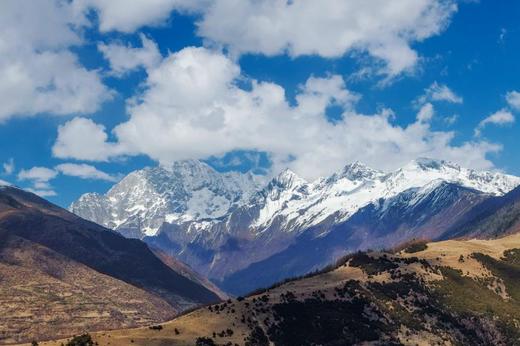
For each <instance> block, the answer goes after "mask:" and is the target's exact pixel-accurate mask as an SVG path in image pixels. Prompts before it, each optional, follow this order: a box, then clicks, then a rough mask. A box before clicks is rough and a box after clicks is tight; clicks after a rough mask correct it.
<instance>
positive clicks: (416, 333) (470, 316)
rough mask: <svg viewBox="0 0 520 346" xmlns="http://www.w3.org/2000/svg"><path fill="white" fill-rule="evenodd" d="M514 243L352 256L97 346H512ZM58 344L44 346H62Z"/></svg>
mask: <svg viewBox="0 0 520 346" xmlns="http://www.w3.org/2000/svg"><path fill="white" fill-rule="evenodd" d="M519 274H520V235H518V234H515V235H511V236H507V237H504V238H500V239H495V240H466V241H464V240H448V241H442V242H435V243H427V244H424V245H421V246H415V245H414V246H409V247H407V248H405V249H403V250H401V251H399V252H397V253H390V252H368V253H362V252H360V253H355V254H352V255H350V256H347V257H345V258H344V259H343V260H342V261H340V262H339V263H338V264H337V265H336V266H334V267H331V268H329V269H326V270H324V271H322V272H320V273H316V274H312V275H308V276H306V277H303V278H299V279H295V280H290V281H288V282H286V283H282V284H279V285H276V286H275V287H273V288H271V289H268V290H265V291H259V292H257V293H254V294H252V295H250V296H247V297H245V298H238V299H232V300H229V301H227V302H222V303H220V304H213V305H209V306H205V307H202V308H200V309H198V310H195V311H193V312H190V313H187V314H186V315H183V316H181V317H178V318H176V319H174V320H172V321H171V322H167V323H162V324H160V325H161V327H162V328H161V329H160V330H159V329H150V328H139V329H129V330H120V331H110V332H109V331H107V332H100V333H93V334H92V337H93V340H95V341H96V342H98V343H99V345H116V346H123V345H130V344H135V345H152V346H154V345H166V344H167V345H194V344H195V343H196V342H197V341H196V340H197V339H198V340H199V343H197V345H234V344H239V345H268V344H269V342H271V343H273V344H274V345H311V344H322V345H340V344H362V343H364V342H371V343H375V344H385V345H388V344H395V345H415V344H421V345H423V344H424V345H426V344H428V345H447V344H448V345H449V344H485V345H487V344H495V345H497V344H504V345H507V344H514V343H515V340H518V338H519V337H520V332H519V329H518V327H517V324H518V323H519V321H520V315H519V313H518V311H520V310H519V308H520V295H519V292H520V290H519V289H520V283H519V281H518V279H517V278H518V275H519ZM60 342H61V341H58V342H47V343H45V342H44V343H41V345H49V346H51V345H52V346H54V345H59V344H60Z"/></svg>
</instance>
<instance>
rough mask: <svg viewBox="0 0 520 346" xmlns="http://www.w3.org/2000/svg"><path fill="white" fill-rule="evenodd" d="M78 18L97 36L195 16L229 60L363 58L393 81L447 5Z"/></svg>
mask: <svg viewBox="0 0 520 346" xmlns="http://www.w3.org/2000/svg"><path fill="white" fill-rule="evenodd" d="M75 8H76V9H77V11H78V12H85V11H88V10H89V9H93V10H95V11H96V12H97V13H98V17H99V28H100V30H101V31H103V32H105V31H112V30H116V31H122V32H134V31H135V30H137V29H138V28H140V27H142V26H146V25H160V24H162V23H164V22H165V21H166V20H167V19H168V17H169V15H170V13H171V12H172V11H178V12H191V13H195V14H198V15H199V16H200V20H199V22H198V30H197V33H198V35H199V36H201V37H202V38H204V39H205V42H206V44H207V45H216V46H219V47H226V48H228V49H229V51H230V52H231V53H232V54H233V55H240V54H247V53H253V54H255V53H259V54H265V55H268V56H272V55H279V54H286V53H288V54H289V55H291V56H293V57H296V56H301V55H319V56H322V57H326V58H338V57H342V56H344V55H347V54H350V53H358V52H362V53H368V54H369V55H370V56H371V57H372V58H375V59H377V60H379V61H381V62H382V63H383V65H384V66H383V67H382V69H381V70H380V71H379V73H384V74H387V75H389V76H396V75H398V74H400V73H402V72H403V71H410V70H412V69H413V68H414V67H415V66H416V64H417V62H418V60H419V56H418V54H417V52H416V51H415V50H414V49H412V48H411V45H412V44H413V43H415V42H420V41H423V40H425V39H427V38H429V37H431V36H434V35H437V34H439V33H440V32H442V31H443V30H444V29H445V28H446V26H447V25H448V24H449V21H450V19H451V16H452V15H453V13H454V12H455V11H456V10H457V5H456V1H454V0H394V1H387V0H370V1H366V0H350V1H344V0H323V1H315V0H299V1H287V0H219V1H215V0H134V1H126V0H111V1H104V0H76V1H75Z"/></svg>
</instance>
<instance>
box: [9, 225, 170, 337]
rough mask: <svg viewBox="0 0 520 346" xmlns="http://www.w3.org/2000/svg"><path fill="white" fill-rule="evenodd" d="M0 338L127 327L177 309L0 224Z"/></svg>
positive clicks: (167, 315) (155, 320)
mask: <svg viewBox="0 0 520 346" xmlns="http://www.w3.org/2000/svg"><path fill="white" fill-rule="evenodd" d="M0 277H1V280H0V344H7V343H17V342H23V341H26V342H27V341H30V340H34V339H37V340H45V339H49V338H51V337H54V338H55V337H56V336H58V335H59V336H68V335H71V334H75V333H81V332H82V331H84V330H86V329H89V330H106V329H115V328H129V327H136V326H141V325H147V324H153V323H158V322H161V321H164V320H166V319H171V318H172V317H173V316H175V315H176V314H177V313H178V312H179V311H178V310H176V309H175V308H174V307H172V306H171V305H169V304H168V303H167V302H166V301H164V300H162V299H160V298H159V297H157V296H155V295H153V294H150V293H148V292H146V291H144V290H142V289H139V288H137V287H135V286H132V285H129V284H127V283H125V282H123V281H120V280H117V279H114V278H112V277H110V276H107V275H104V274H101V273H99V272H97V271H95V270H92V269H91V268H89V267H87V266H85V265H82V264H80V263H78V262H76V261H73V260H71V259H69V258H67V257H65V256H62V255H60V254H58V253H56V252H55V251H53V250H51V249H49V248H46V247H44V246H41V245H39V244H36V243H34V242H31V241H28V240H25V239H23V238H20V237H17V236H13V235H11V234H10V232H8V231H5V230H1V229H0Z"/></svg>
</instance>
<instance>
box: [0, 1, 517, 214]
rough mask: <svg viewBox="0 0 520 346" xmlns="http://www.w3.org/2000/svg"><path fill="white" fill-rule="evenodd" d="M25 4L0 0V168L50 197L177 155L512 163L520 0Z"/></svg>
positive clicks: (309, 165) (306, 170) (324, 165)
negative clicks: (424, 158) (427, 158)
mask: <svg viewBox="0 0 520 346" xmlns="http://www.w3.org/2000/svg"><path fill="white" fill-rule="evenodd" d="M27 2H29V3H30V2H31V1H26V2H23V1H22V2H20V1H4V2H2V3H1V4H0V13H1V14H0V42H7V43H6V44H4V45H3V46H2V45H0V56H2V57H0V76H2V81H3V82H2V83H3V84H4V85H3V86H0V94H3V95H0V102H2V104H3V105H4V110H3V111H0V148H2V150H0V165H1V166H0V172H1V173H0V180H3V181H7V182H10V183H13V184H16V185H19V186H21V187H24V188H27V189H31V190H33V191H36V192H38V193H40V194H41V195H43V196H46V198H48V199H50V200H51V201H53V202H56V203H58V204H60V205H63V206H66V205H68V204H69V203H70V202H72V201H73V200H75V199H76V198H77V197H79V196H80V195H81V194H82V193H85V192H91V191H97V192H105V191H106V190H107V189H108V188H109V187H110V186H111V185H112V184H113V183H114V182H115V181H117V179H119V178H120V177H121V176H123V175H125V174H127V173H129V172H131V171H133V170H135V169H139V168H142V167H144V166H147V165H157V164H163V165H168V164H169V163H171V162H172V161H175V160H177V159H187V158H195V159H203V160H207V162H209V163H210V164H211V165H213V166H214V167H215V168H217V169H219V170H233V169H236V170H241V171H247V170H250V169H251V170H253V171H255V172H256V173H267V174H269V173H271V172H275V171H277V170H280V169H281V168H283V167H290V168H292V169H293V170H295V171H296V172H297V173H298V174H300V175H302V176H304V177H306V178H308V179H313V178H315V177H317V176H320V175H325V174H330V173H331V172H333V171H334V170H336V169H338V168H339V167H341V166H343V165H345V164H346V163H347V162H350V161H354V160H360V161H364V162H366V163H367V164H369V165H371V166H374V167H377V168H381V169H394V168H396V167H398V166H399V165H401V164H403V163H404V162H406V161H408V160H410V159H412V158H414V157H417V156H431V157H436V158H442V159H448V160H451V161H455V162H458V163H460V164H461V165H464V166H469V167H472V168H478V169H499V170H503V171H505V172H508V173H511V174H516V175H520V161H519V160H518V157H519V154H520V146H519V145H518V138H517V137H518V135H519V134H520V131H519V130H520V128H519V126H520V125H518V122H517V121H516V117H517V116H518V112H520V94H515V91H517V90H518V91H520V83H519V81H520V70H519V68H518V62H519V61H520V22H519V21H518V18H519V16H520V3H518V2H514V1H492V0H481V1H462V2H461V1H458V2H457V1H449V0H420V1H409V0H399V1H395V2H392V4H387V5H384V6H383V5H381V4H382V3H381V2H380V1H378V0H374V1H357V0H353V1H334V0H330V1H326V2H324V4H326V5H323V6H322V7H321V8H319V9H315V8H313V6H315V5H313V4H312V2H309V1H305V0H304V1H294V2H293V3H289V4H287V3H286V2H285V1H281V0H263V1H252V0H251V1H243V2H241V3H240V5H238V3H237V2H233V1H231V0H229V1H227V0H226V1H222V2H220V3H219V4H215V3H214V2H213V1H211V0H201V1H171V0H158V1H156V4H155V5H153V6H150V5H149V4H148V5H147V4H146V1H137V0H136V1H135V2H133V3H132V4H128V3H127V4H126V5H125V4H119V3H118V2H117V1H115V2H108V1H95V0H85V1H72V2H62V1H53V0H45V1H41V2H38V6H40V8H37V7H38V6H24V3H27ZM123 3H124V2H123ZM345 3H348V6H346V5H345ZM383 3H385V2H383ZM258 6H260V7H258ZM345 6H346V7H345ZM385 6H386V7H388V8H385V10H386V11H380V12H378V8H381V7H385ZM130 7H133V8H130ZM154 7H155V8H154ZM371 7H372V8H371ZM233 13H234V14H235V15H233ZM338 13H339V14H340V15H339V16H338V15H337V14H338ZM343 13H344V17H342V14H343ZM365 17H367V18H368V19H370V21H368V23H369V24H366V23H363V22H362V21H360V22H359V23H357V20H358V19H359V18H365ZM12 18H18V19H17V21H16V22H10V21H11V20H12ZM51 19H52V20H51ZM49 23H51V24H49ZM265 23H267V24H265ZM353 23H354V24H353ZM355 23H357V24H355ZM370 23H372V24H370ZM374 23H375V24H374ZM345 37H347V38H345ZM348 37H351V38H350V39H349V38H348ZM352 37H354V38H352ZM419 114H421V115H419ZM486 119H487V120H486ZM59 129H60V132H59V131H58V130H59Z"/></svg>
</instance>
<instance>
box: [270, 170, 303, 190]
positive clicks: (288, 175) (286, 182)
mask: <svg viewBox="0 0 520 346" xmlns="http://www.w3.org/2000/svg"><path fill="white" fill-rule="evenodd" d="M273 182H276V183H277V184H278V185H281V186H283V187H293V186H298V185H303V184H306V183H307V182H306V181H305V179H303V178H301V177H300V176H298V175H297V174H296V173H294V172H293V171H291V170H290V169H289V168H286V169H284V170H283V171H281V172H280V173H279V174H278V175H277V176H276V177H275V178H274V179H273Z"/></svg>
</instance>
